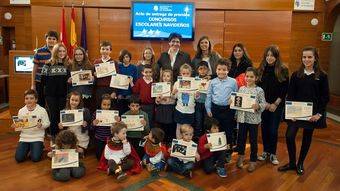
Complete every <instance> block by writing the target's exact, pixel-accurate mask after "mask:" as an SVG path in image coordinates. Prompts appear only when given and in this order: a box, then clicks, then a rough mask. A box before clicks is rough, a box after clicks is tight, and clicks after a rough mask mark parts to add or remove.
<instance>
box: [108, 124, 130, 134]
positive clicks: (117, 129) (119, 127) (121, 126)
mask: <svg viewBox="0 0 340 191" xmlns="http://www.w3.org/2000/svg"><path fill="white" fill-rule="evenodd" d="M124 128H125V129H127V126H126V124H125V123H123V122H121V121H120V122H115V123H113V124H112V126H111V133H112V135H113V136H114V135H115V133H117V134H118V133H119V132H120V131H121V130H122V129H124Z"/></svg>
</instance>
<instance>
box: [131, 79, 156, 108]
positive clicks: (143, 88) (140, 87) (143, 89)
mask: <svg viewBox="0 0 340 191" xmlns="http://www.w3.org/2000/svg"><path fill="white" fill-rule="evenodd" d="M151 85H152V82H150V83H149V84H147V83H146V82H145V80H144V79H143V77H141V78H139V79H138V80H137V82H136V84H135V85H134V86H133V87H132V92H133V93H134V94H139V99H140V100H141V102H142V104H144V105H147V104H153V103H155V100H154V99H153V98H152V97H151Z"/></svg>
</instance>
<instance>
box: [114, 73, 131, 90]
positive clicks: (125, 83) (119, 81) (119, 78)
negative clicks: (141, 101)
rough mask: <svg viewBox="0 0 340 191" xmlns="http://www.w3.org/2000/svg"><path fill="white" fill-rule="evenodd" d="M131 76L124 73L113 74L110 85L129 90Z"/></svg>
mask: <svg viewBox="0 0 340 191" xmlns="http://www.w3.org/2000/svg"><path fill="white" fill-rule="evenodd" d="M130 79H131V80H132V77H131V76H127V75H122V74H112V76H111V82H110V87H112V88H118V89H123V90H127V89H129V84H130Z"/></svg>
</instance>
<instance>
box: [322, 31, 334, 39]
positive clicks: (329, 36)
mask: <svg viewBox="0 0 340 191" xmlns="http://www.w3.org/2000/svg"><path fill="white" fill-rule="evenodd" d="M332 37H333V34H332V33H327V32H324V33H322V36H321V40H322V41H332Z"/></svg>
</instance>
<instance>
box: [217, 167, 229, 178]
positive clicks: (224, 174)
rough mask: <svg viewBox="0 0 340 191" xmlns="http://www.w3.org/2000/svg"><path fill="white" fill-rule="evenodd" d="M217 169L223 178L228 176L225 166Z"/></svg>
mask: <svg viewBox="0 0 340 191" xmlns="http://www.w3.org/2000/svg"><path fill="white" fill-rule="evenodd" d="M216 171H217V174H218V176H219V177H222V178H225V177H227V171H226V170H225V169H224V168H221V167H217V168H216Z"/></svg>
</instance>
